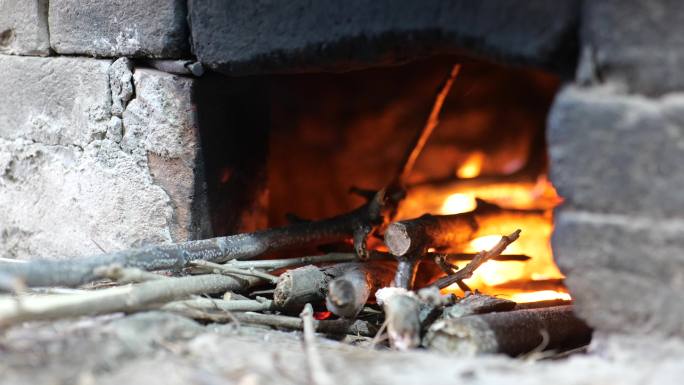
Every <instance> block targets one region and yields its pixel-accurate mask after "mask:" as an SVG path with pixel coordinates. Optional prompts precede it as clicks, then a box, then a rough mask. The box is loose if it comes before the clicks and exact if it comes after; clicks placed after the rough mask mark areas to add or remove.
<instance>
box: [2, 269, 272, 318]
mask: <svg viewBox="0 0 684 385" xmlns="http://www.w3.org/2000/svg"><path fill="white" fill-rule="evenodd" d="M262 282H263V280H262V279H260V278H256V277H244V278H237V277H231V276H225V275H219V274H208V275H195V276H187V277H180V278H165V279H158V280H152V281H147V282H143V283H139V284H134V285H126V286H118V287H112V288H107V289H100V290H92V291H84V292H82V293H78V294H54V295H42V296H4V297H0V327H2V326H7V325H12V324H16V323H20V322H24V321H35V320H48V319H58V318H71V317H80V316H89V315H98V314H107V313H115V312H128V311H139V310H140V309H141V308H145V307H146V306H149V305H152V304H160V303H165V302H170V301H173V300H178V299H183V298H185V297H188V296H190V295H195V294H208V293H223V292H226V291H228V290H244V289H246V288H248V287H250V286H254V285H256V284H258V283H262Z"/></svg>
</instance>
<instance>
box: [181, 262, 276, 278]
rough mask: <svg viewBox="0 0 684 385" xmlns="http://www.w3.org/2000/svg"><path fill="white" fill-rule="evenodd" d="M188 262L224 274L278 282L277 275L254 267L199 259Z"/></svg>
mask: <svg viewBox="0 0 684 385" xmlns="http://www.w3.org/2000/svg"><path fill="white" fill-rule="evenodd" d="M190 264H191V265H192V266H199V267H205V268H207V269H208V270H211V271H212V272H213V273H216V274H226V275H231V274H237V275H244V276H248V277H257V278H263V279H265V280H266V281H268V282H270V283H276V282H278V277H277V276H275V275H272V274H268V273H264V272H262V271H259V270H255V269H254V268H250V269H249V270H244V269H237V268H234V267H229V266H226V265H219V264H218V263H213V262H209V261H203V260H201V259H198V260H195V261H192V262H190Z"/></svg>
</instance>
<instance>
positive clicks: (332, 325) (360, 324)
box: [234, 312, 377, 337]
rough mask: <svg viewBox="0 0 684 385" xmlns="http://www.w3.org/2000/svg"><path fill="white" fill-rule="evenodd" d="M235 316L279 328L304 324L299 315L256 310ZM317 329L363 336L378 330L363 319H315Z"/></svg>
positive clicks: (245, 321) (370, 334)
mask: <svg viewBox="0 0 684 385" xmlns="http://www.w3.org/2000/svg"><path fill="white" fill-rule="evenodd" d="M234 316H235V318H236V319H237V320H239V321H240V322H242V323H245V324H256V325H266V326H271V327H274V328H279V329H289V330H303V328H304V325H303V323H302V319H301V318H299V317H289V316H285V315H276V314H262V313H254V312H245V313H235V314H234ZM314 326H315V330H316V332H318V333H325V334H334V335H341V334H353V335H361V336H367V337H370V336H373V335H374V334H375V332H376V331H377V329H376V328H374V327H373V325H371V324H370V323H368V322H366V321H363V320H356V321H351V320H345V319H336V320H323V321H318V320H314Z"/></svg>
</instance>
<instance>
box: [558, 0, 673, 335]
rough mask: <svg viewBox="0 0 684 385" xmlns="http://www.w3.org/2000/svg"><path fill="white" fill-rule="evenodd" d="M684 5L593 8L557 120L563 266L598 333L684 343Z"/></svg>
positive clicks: (588, 8)
mask: <svg viewBox="0 0 684 385" xmlns="http://www.w3.org/2000/svg"><path fill="white" fill-rule="evenodd" d="M679 8H681V7H680V3H679V2H676V1H670V0H659V1H646V2H644V1H613V0H608V1H587V2H584V4H583V10H582V24H581V46H582V53H581V60H580V63H579V66H578V71H577V77H576V79H575V82H574V84H572V85H568V86H566V87H565V88H564V89H563V91H562V92H561V93H560V94H559V95H558V96H557V98H556V101H555V103H554V106H553V108H552V111H551V114H550V116H549V121H548V141H549V150H550V162H551V164H550V167H551V179H552V181H553V182H554V184H555V185H556V187H557V188H558V191H559V193H560V194H561V195H562V196H563V197H564V198H565V203H564V204H563V205H562V206H561V207H560V208H559V209H558V210H557V211H556V216H555V225H556V226H555V229H554V234H553V249H554V255H555V257H556V260H557V262H558V265H559V267H560V268H561V270H562V271H563V272H564V273H565V274H566V276H567V284H568V286H569V289H570V291H571V293H572V295H573V298H575V300H576V302H577V306H576V309H577V311H578V312H579V314H580V316H582V317H583V318H585V319H586V320H587V321H588V322H589V323H590V324H591V325H592V326H594V327H596V328H597V329H598V330H601V331H606V332H626V333H650V334H653V333H661V334H665V335H680V336H684V327H683V326H682V323H681V319H682V318H683V317H684V305H683V304H682V301H681V292H682V290H684V252H683V251H682V250H684V194H682V191H684V190H683V189H684V168H682V164H683V163H684V92H682V91H684V83H682V81H681V79H682V77H681V75H680V72H681V71H680V68H681V62H682V58H683V57H684V44H682V42H684V40H682V36H681V34H680V33H678V31H679V30H680V29H681V25H682V23H681V21H682V13H681V12H679V11H678V10H679Z"/></svg>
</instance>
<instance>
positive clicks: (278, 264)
mask: <svg viewBox="0 0 684 385" xmlns="http://www.w3.org/2000/svg"><path fill="white" fill-rule="evenodd" d="M437 255H439V256H442V257H443V258H444V259H445V260H446V261H448V262H450V263H453V262H457V261H470V260H472V259H473V258H474V257H475V256H476V255H477V254H476V253H449V254H435V253H425V255H424V256H423V259H432V258H434V257H435V256H437ZM493 259H494V260H495V261H521V262H524V261H528V260H530V257H529V256H527V255H524V254H505V255H499V256H497V257H496V258H493ZM369 260H371V261H375V260H377V261H394V260H395V257H394V256H393V255H392V254H389V253H384V252H380V251H371V252H370V258H369ZM359 261H361V258H359V256H358V255H356V254H355V253H328V254H324V255H312V256H305V257H297V258H286V259H266V260H253V261H238V260H231V261H228V262H226V263H225V265H224V266H228V267H235V268H237V269H246V270H248V269H262V270H267V271H273V270H278V269H284V268H288V267H295V266H301V265H319V264H326V263H341V262H359Z"/></svg>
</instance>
